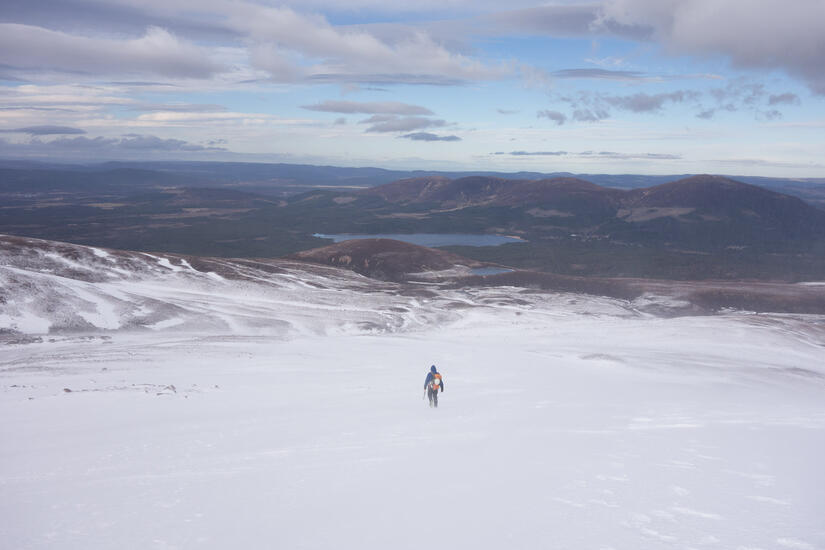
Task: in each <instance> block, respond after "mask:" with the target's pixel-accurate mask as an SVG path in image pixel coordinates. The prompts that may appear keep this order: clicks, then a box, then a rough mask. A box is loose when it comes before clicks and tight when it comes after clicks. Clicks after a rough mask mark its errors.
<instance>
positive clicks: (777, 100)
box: [768, 92, 801, 105]
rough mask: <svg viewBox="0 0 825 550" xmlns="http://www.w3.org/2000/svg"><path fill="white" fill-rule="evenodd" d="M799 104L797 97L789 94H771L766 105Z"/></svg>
mask: <svg viewBox="0 0 825 550" xmlns="http://www.w3.org/2000/svg"><path fill="white" fill-rule="evenodd" d="M800 103H801V102H800V100H799V96H798V95H796V94H792V93H790V92H786V93H784V94H778V95H773V94H771V96H770V97H768V105H799V104H800Z"/></svg>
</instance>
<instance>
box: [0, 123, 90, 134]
mask: <svg viewBox="0 0 825 550" xmlns="http://www.w3.org/2000/svg"><path fill="white" fill-rule="evenodd" d="M0 132H3V133H6V134H11V133H15V134H29V135H30V136H51V135H67V134H85V133H86V130H82V129H80V128H73V127H71V126H54V125H43V126H26V127H25V128H13V129H9V130H0Z"/></svg>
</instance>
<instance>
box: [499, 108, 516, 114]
mask: <svg viewBox="0 0 825 550" xmlns="http://www.w3.org/2000/svg"><path fill="white" fill-rule="evenodd" d="M496 112H497V113H498V114H500V115H514V114H516V113H518V111H517V110H516V109H496Z"/></svg>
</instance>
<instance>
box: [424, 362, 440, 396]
mask: <svg viewBox="0 0 825 550" xmlns="http://www.w3.org/2000/svg"><path fill="white" fill-rule="evenodd" d="M436 374H438V371H437V370H436V368H435V365H433V366H431V367H430V372H428V373H427V378H426V379H425V380H424V389H425V390H426V389H427V386H429V384H430V380H432V379H433V376H434V375H436ZM441 391H444V379H443V378H442V379H441Z"/></svg>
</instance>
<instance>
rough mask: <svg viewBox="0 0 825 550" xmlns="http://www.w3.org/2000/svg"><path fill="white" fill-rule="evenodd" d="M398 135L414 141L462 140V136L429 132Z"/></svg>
mask: <svg viewBox="0 0 825 550" xmlns="http://www.w3.org/2000/svg"><path fill="white" fill-rule="evenodd" d="M398 137H400V138H404V139H411V140H413V141H461V138H460V137H458V136H439V135H437V134H431V133H429V132H414V133H412V134H405V135H403V136H398Z"/></svg>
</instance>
